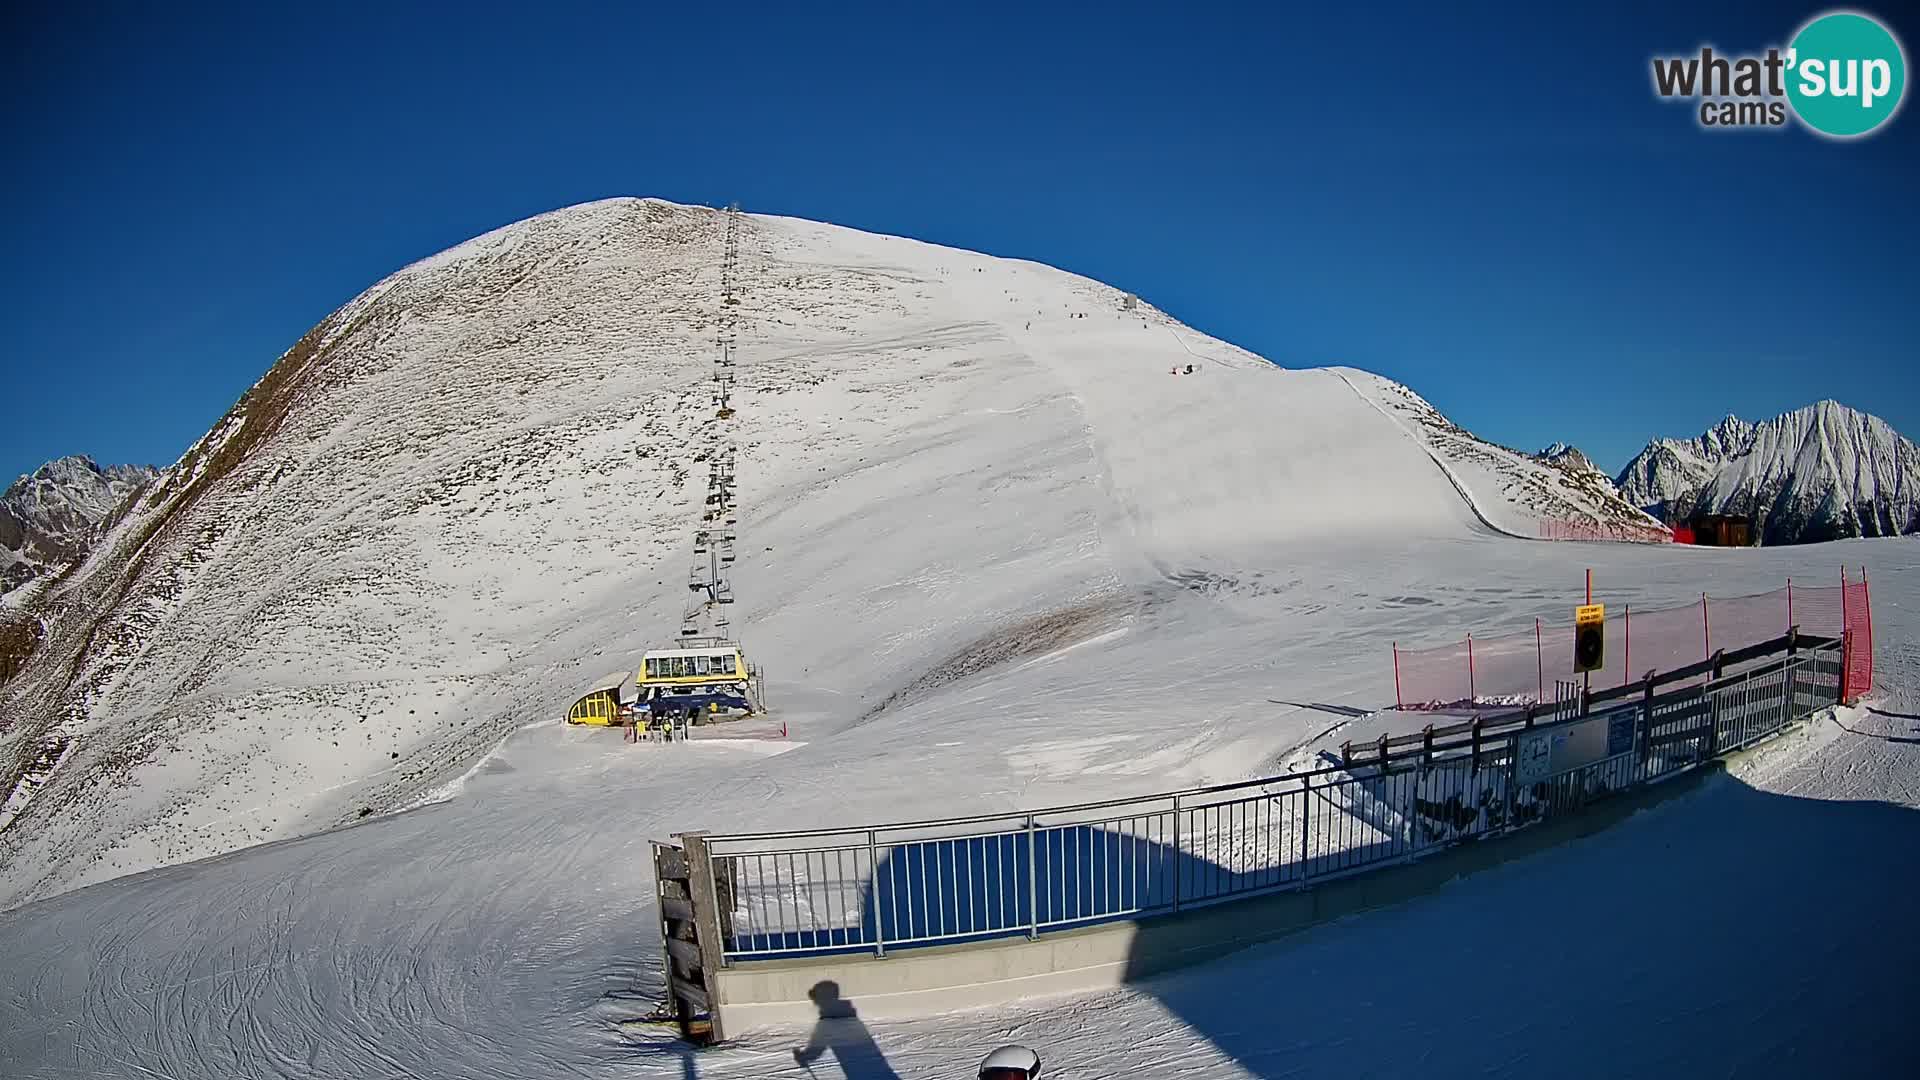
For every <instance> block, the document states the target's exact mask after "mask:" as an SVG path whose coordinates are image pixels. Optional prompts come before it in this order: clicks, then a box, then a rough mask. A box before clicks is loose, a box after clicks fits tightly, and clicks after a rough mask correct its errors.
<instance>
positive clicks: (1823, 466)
mask: <svg viewBox="0 0 1920 1080" xmlns="http://www.w3.org/2000/svg"><path fill="white" fill-rule="evenodd" d="M1619 490H1620V493H1621V495H1622V497H1623V498H1625V499H1627V500H1628V501H1629V502H1632V503H1633V504H1634V505H1635V506H1639V507H1642V508H1644V509H1646V510H1647V511H1649V512H1651V513H1653V514H1656V515H1658V516H1660V517H1661V518H1662V519H1663V520H1665V521H1671V522H1679V521H1684V520H1685V519H1686V518H1687V517H1689V516H1690V515H1692V514H1694V513H1696V512H1700V513H1710V514H1737V515H1741V516H1745V517H1751V518H1753V519H1754V522H1755V529H1756V532H1757V534H1758V535H1759V537H1760V540H1761V542H1762V543H1766V544H1798V543H1809V542H1817V541H1822V540H1834V539H1841V538H1845V537H1854V536H1900V535H1903V534H1907V533H1913V532H1920V446H1915V445H1914V443H1913V441H1912V440H1910V439H1908V438H1906V437H1904V436H1902V435H1901V434H1900V433H1899V432H1897V431H1895V430H1893V428H1892V427H1891V426H1890V425H1888V424H1887V422H1886V421H1885V420H1882V419H1880V418H1879V417H1877V416H1870V415H1868V414H1866V413H1863V412H1860V411H1858V410H1856V409H1849V408H1847V407H1846V406H1845V405H1842V404H1840V403H1839V402H1836V401H1822V402H1818V403H1816V404H1813V405H1809V406H1807V407H1806V408H1804V409H1795V410H1794V411H1793V412H1790V413H1786V414H1784V415H1781V416H1776V417H1774V418H1773V419H1771V420H1767V421H1765V422H1763V423H1759V424H1750V423H1748V422H1747V421H1745V420H1742V419H1740V418H1739V417H1735V416H1729V417H1727V418H1726V419H1725V420H1722V421H1721V422H1720V423H1718V424H1716V425H1714V426H1713V427H1712V428H1710V429H1709V430H1707V431H1706V432H1704V433H1703V434H1702V435H1701V436H1700V437H1699V438H1697V439H1656V440H1655V441H1653V442H1651V443H1648V444H1647V448H1646V449H1645V450H1642V451H1641V452H1640V453H1639V454H1638V455H1637V456H1635V457H1634V459H1633V460H1632V461H1630V462H1628V463H1627V467H1626V468H1625V469H1623V470H1622V471H1621V473H1620V477H1619Z"/></svg>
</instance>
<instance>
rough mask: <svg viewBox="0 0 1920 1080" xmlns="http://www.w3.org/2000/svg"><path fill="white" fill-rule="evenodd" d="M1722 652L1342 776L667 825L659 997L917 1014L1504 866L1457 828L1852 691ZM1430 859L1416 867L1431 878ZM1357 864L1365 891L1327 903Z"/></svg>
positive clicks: (1681, 763) (1638, 783)
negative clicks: (897, 815)
mask: <svg viewBox="0 0 1920 1080" xmlns="http://www.w3.org/2000/svg"><path fill="white" fill-rule="evenodd" d="M1722 660H1723V661H1724V664H1725V666H1724V667H1716V669H1715V670H1713V671H1711V672H1709V673H1708V675H1709V676H1710V677H1709V678H1707V679H1706V680H1705V681H1691V680H1692V676H1691V675H1686V676H1684V677H1683V676H1682V674H1681V673H1676V674H1675V676H1674V677H1673V678H1672V679H1670V680H1669V681H1668V682H1663V683H1658V682H1656V681H1654V680H1649V681H1648V682H1647V683H1646V685H1645V686H1644V687H1636V688H1634V690H1633V692H1631V693H1622V694H1618V695H1616V696H1615V697H1613V698H1611V699H1602V698H1601V697H1600V696H1599V695H1595V696H1594V697H1593V698H1589V699H1588V700H1587V701H1586V702H1585V703H1584V704H1583V703H1577V702H1576V703H1574V704H1573V705H1571V706H1569V707H1566V708H1563V709H1561V710H1559V711H1558V712H1556V713H1555V714H1553V715H1550V716H1544V717H1543V716H1541V715H1540V712H1539V710H1538V709H1537V708H1529V709H1526V710H1521V711H1518V712H1509V713H1507V714H1505V715H1503V716H1500V717H1489V718H1482V719H1481V720H1480V721H1477V722H1475V723H1474V724H1472V725H1471V730H1468V729H1466V728H1464V727H1463V728H1461V729H1457V730H1450V731H1447V732H1439V731H1435V730H1433V729H1429V730H1428V731H1427V732H1424V733H1422V734H1421V735H1420V736H1417V737H1416V738H1417V739H1418V740H1419V741H1418V743H1417V744H1413V745H1407V744H1404V743H1403V744H1402V745H1399V746H1396V745H1393V744H1391V743H1390V742H1383V743H1382V744H1381V745H1380V752H1379V753H1378V754H1377V755H1374V756H1368V755H1367V754H1366V753H1364V752H1362V753H1354V752H1352V750H1351V748H1349V751H1348V753H1347V756H1346V760H1344V761H1342V762H1341V763H1340V764H1337V765H1331V766H1328V767H1325V768H1319V769H1314V770H1310V771H1305V772H1295V773H1289V774H1286V775H1282V776H1274V777H1267V778H1262V779H1256V780H1248V781H1242V782H1239V783H1234V784H1224V785H1216V786H1212V787H1205V788H1195V789H1190V790H1185V791H1178V792H1165V793H1161V794H1155V795H1148V796H1140V797H1136V798H1131V799H1118V800H1108V801H1103V802H1096V803H1085V804H1080V805H1076V806H1063V807H1053V808H1048V809H1039V810H1029V811H1020V812H1017V813H1012V814H997V815H994V814H989V815H979V816H974V817H964V818H949V819H944V820H937V821H920V822H905V823H897V824H887V825H871V826H855V827H850V828H843V829H816V830H807V831H795V832H767V833H750V834H732V835H709V834H705V833H698V832H691V833H682V834H679V835H678V837H677V838H676V841H675V842H672V843H667V842H656V844H657V846H656V849H655V850H656V873H657V880H658V888H659V904H660V912H661V920H662V925H661V930H662V937H663V942H664V944H663V948H664V949H665V952H666V956H665V962H666V967H667V971H668V976H669V986H670V988H671V992H672V994H673V996H674V998H675V1001H676V1002H677V1003H678V1005H679V1006H680V1007H681V1008H682V1009H683V1010H684V1015H685V1016H687V1017H688V1018H691V1017H693V1016H694V1015H695V1014H697V1013H705V1014H707V1015H708V1016H709V1017H710V1018H711V1023H712V1030H713V1032H714V1035H715V1037H720V1034H721V1033H724V1031H726V1030H728V1029H729V1028H730V1027H731V1028H734V1029H736V1030H737V1029H738V1028H739V1027H740V1026H742V1025H747V1026H754V1025H760V1024H775V1023H778V1024H786V1023H794V1022H803V1021H808V1020H811V1019H813V1016H814V1006H813V1003H812V1001H810V1000H809V991H811V990H812V989H813V988H815V987H817V986H818V985H819V984H820V983H822V982H833V983H835V984H837V985H836V989H835V993H836V994H837V995H839V996H841V997H844V998H845V999H846V1000H849V1001H852V1002H855V1003H856V1004H857V1005H858V1007H859V1008H860V1009H861V1012H862V1014H863V1015H870V1016H883V1015H895V1016H914V1015H922V1014H924V1013H927V1012H934V1011H940V1010H945V1009H952V1008H960V1007H968V1006H972V1005H978V1004H986V1003H989V1002H994V1001H1005V1000H1008V999H1012V998H1018V997H1022V996H1026V995H1030V994H1035V993H1046V992H1054V991H1059V990H1081V989H1087V988H1090V987H1094V986H1101V985H1113V984H1116V983H1120V982H1126V981H1131V980H1134V979H1138V978H1142V977H1145V976H1146V975H1147V974H1150V973H1153V972H1157V971H1161V970H1166V969H1167V968H1169V967H1172V966H1179V965H1180V964H1183V963H1188V962H1193V961H1196V960H1199V959H1205V958H1207V957H1210V956H1215V955H1220V954H1221V953H1222V952H1224V951H1231V950H1232V949H1234V948H1240V947H1244V946H1245V945H1248V944H1253V943H1254V942H1255V941H1258V940H1264V939H1265V938H1268V937H1272V936H1276V935H1277V934H1279V933H1285V932H1288V931H1290V930H1293V929H1298V928H1300V927H1301V926H1304V925H1310V924H1311V923H1313V922H1317V921H1321V920H1322V919H1323V918H1327V917H1333V915H1334V914H1344V913H1345V912H1346V910H1357V909H1353V908H1347V909H1342V907H1341V902H1335V901H1331V900H1328V899H1326V897H1327V896H1329V895H1349V894H1351V895H1360V896H1368V895H1375V896H1378V895H1388V894H1394V893H1397V892H1399V891H1402V890H1403V889H1404V888H1405V886H1404V883H1401V882H1399V881H1398V879H1396V878H1395V876H1394V875H1393V874H1387V873H1383V872H1382V871H1385V870H1387V869H1389V868H1393V867H1404V866H1406V864H1408V863H1411V862H1414V861H1416V860H1424V859H1426V858H1427V857H1428V856H1432V855H1437V854H1439V853H1441V852H1443V851H1447V850H1449V849H1455V848H1458V849H1459V851H1458V852H1456V853H1454V854H1453V855H1449V856H1448V858H1456V859H1469V860H1470V859H1473V858H1495V859H1498V858H1505V857H1508V856H1503V855H1498V851H1499V850H1500V849H1501V845H1492V846H1487V845H1477V844H1473V845H1468V844H1467V843H1466V842H1468V841H1477V840H1481V839H1486V838H1491V837H1499V836H1506V835H1508V834H1512V833H1515V832H1520V831H1523V830H1527V829H1531V828H1533V827H1534V826H1538V825H1542V824H1548V823H1554V822H1558V823H1560V824H1561V825H1564V826H1566V827H1569V828H1575V829H1590V828H1592V827H1594V826H1592V825H1591V823H1590V822H1589V823H1587V824H1581V822H1583V821H1586V817H1585V815H1587V813H1588V811H1589V810H1590V809H1593V808H1599V807H1607V806H1610V807H1614V808H1615V811H1613V812H1617V808H1618V807H1619V806H1620V805H1622V804H1624V803H1628V802H1632V801H1633V800H1634V799H1639V798H1643V797H1644V798H1657V797H1659V796H1658V795H1656V794H1652V793H1651V789H1652V788H1653V787H1654V786H1655V785H1656V784H1657V783H1659V782H1660V781H1664V780H1667V779H1670V778H1672V777H1675V776H1678V775H1680V774H1683V773H1689V772H1694V771H1700V770H1701V767H1702V766H1705V765H1709V764H1710V763H1712V762H1714V761H1716V760H1717V759H1719V758H1722V757H1724V756H1725V755H1727V754H1730V753H1733V752H1735V751H1737V750H1741V749H1744V748H1746V747H1749V746H1752V745H1754V744H1756V743H1758V742H1761V741H1764V740H1766V739H1770V738H1772V737H1774V736H1776V735H1778V734H1779V733H1780V732H1782V731H1784V730H1786V729H1788V728H1790V727H1792V726H1794V725H1795V724H1798V723H1800V722H1801V721H1803V720H1805V719H1807V718H1808V717H1810V716H1812V715H1814V714H1815V713H1817V712H1819V711H1820V710H1822V709H1825V708H1827V707H1829V706H1831V705H1833V704H1834V703H1836V702H1837V701H1838V700H1839V697H1840V693H1841V690H1842V688H1843V686H1844V672H1843V666H1844V663H1845V660H1844V656H1843V653H1842V642H1841V641H1840V640H1839V639H1837V638H1831V637H1827V638H1818V637H1800V636H1798V635H1788V636H1785V637H1783V638H1781V639H1779V640H1778V641H1776V642H1769V643H1763V644H1762V645H1760V646H1756V647H1754V648H1753V649H1750V650H1746V651H1745V652H1744V653H1743V654H1740V655H1737V656H1727V657H1723V658H1722ZM1363 749H1364V748H1363ZM1642 789H1648V793H1646V794H1644V795H1643V794H1641V792H1642ZM1665 790H1668V791H1670V790H1672V789H1671V788H1669V789H1665ZM1622 796H1627V797H1628V798H1621V797H1622ZM1603 816H1604V815H1603ZM1534 835H1536V836H1537V835H1539V834H1534ZM1463 845H1464V846H1463ZM1470 852H1479V853H1480V854H1479V855H1473V854H1470ZM1489 852H1492V853H1493V854H1488V853H1489ZM1422 866H1423V869H1421V870H1418V871H1411V870H1409V871H1407V873H1408V874H1411V875H1413V876H1414V877H1419V876H1420V875H1423V874H1431V873H1433V870H1432V868H1431V867H1430V866H1427V865H1426V864H1424V863H1423V864H1422ZM1459 872H1465V871H1463V870H1458V869H1456V870H1454V871H1452V873H1459ZM1349 878H1353V879H1356V881H1358V880H1360V879H1364V880H1365V881H1366V882H1367V884H1355V885H1352V886H1345V885H1342V886H1340V888H1348V889H1349V893H1334V894H1329V893H1327V891H1326V890H1327V888H1328V887H1329V886H1330V885H1331V883H1334V882H1345V881H1346V879H1349ZM1409 895H1411V894H1409ZM1257 898H1265V899H1264V900H1263V902H1262V903H1261V904H1254V905H1250V906H1245V907H1236V908H1233V909H1232V910H1231V911H1229V912H1226V913H1224V914H1220V915H1215V914H1213V913H1212V912H1213V910H1214V909H1217V908H1222V907H1223V906H1225V905H1230V904H1239V903H1241V902H1243V901H1250V900H1254V899H1257ZM1363 906H1369V905H1363Z"/></svg>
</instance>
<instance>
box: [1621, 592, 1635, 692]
mask: <svg viewBox="0 0 1920 1080" xmlns="http://www.w3.org/2000/svg"><path fill="white" fill-rule="evenodd" d="M1632 670H1633V605H1632V604H1628V605H1627V658H1626V660H1625V661H1624V662H1622V663H1621V665H1620V685H1621V686H1625V685H1627V679H1628V678H1629V676H1628V675H1627V672H1629V671H1632Z"/></svg>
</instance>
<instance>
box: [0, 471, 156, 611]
mask: <svg viewBox="0 0 1920 1080" xmlns="http://www.w3.org/2000/svg"><path fill="white" fill-rule="evenodd" d="M158 475H159V470H157V469H153V468H150V467H148V466H144V465H107V466H101V465H97V464H95V463H94V461H93V459H92V458H90V457H85V456H79V455H76V456H73V457H63V458H57V459H55V460H53V461H49V462H47V463H46V464H45V465H42V466H40V467H39V468H38V469H35V470H34V471H33V472H31V473H29V474H27V475H25V476H22V477H20V478H19V479H18V480H15V481H14V482H13V484H12V486H10V487H8V488H7V490H6V492H5V493H4V494H0V594H4V593H7V592H10V591H12V590H13V589H15V588H18V587H19V586H20V585H23V584H25V583H26V582H28V581H30V580H32V579H33V578H35V577H37V576H39V575H41V574H43V573H45V572H47V571H48V570H51V569H56V568H58V567H60V566H63V565H65V564H67V563H70V562H72V561H73V560H74V559H77V558H79V557H80V556H82V555H84V554H86V552H87V549H88V547H90V546H91V545H92V543H93V541H94V539H95V537H96V536H97V535H98V534H99V532H100V531H101V527H102V526H103V525H104V524H106V523H107V520H108V518H109V517H111V516H112V514H113V512H114V511H115V509H117V508H118V507H119V506H120V504H121V503H122V502H124V501H125V500H126V498H127V496H128V495H130V494H132V493H133V492H135V491H137V490H139V489H140V488H143V487H145V486H146V485H147V484H149V483H151V482H152V481H153V478H154V477H156V476H158Z"/></svg>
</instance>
